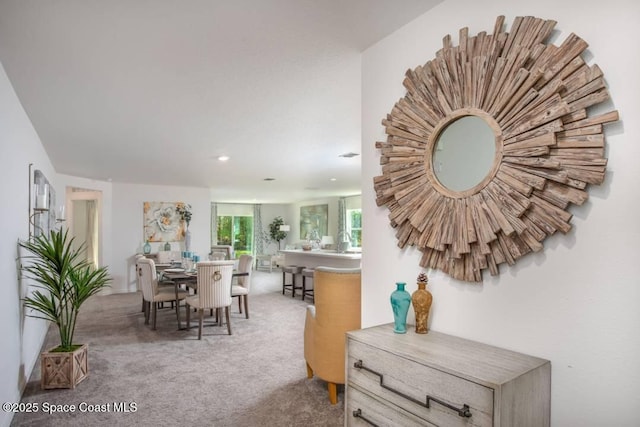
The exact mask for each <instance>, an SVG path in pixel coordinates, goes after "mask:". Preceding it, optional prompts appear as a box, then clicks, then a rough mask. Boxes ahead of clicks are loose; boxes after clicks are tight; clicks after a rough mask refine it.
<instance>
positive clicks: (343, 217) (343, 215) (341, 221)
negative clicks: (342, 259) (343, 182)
mask: <svg viewBox="0 0 640 427" xmlns="http://www.w3.org/2000/svg"><path fill="white" fill-rule="evenodd" d="M346 233H347V203H346V200H345V198H344V197H340V198H339V199H338V235H337V236H336V244H338V245H340V243H341V242H343V241H344V237H345V235H346ZM341 239H342V240H341Z"/></svg>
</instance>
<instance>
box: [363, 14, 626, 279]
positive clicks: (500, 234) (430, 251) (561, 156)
mask: <svg viewBox="0 0 640 427" xmlns="http://www.w3.org/2000/svg"><path fill="white" fill-rule="evenodd" d="M503 25H504V16H499V17H498V18H497V20H496V23H495V26H494V31H493V34H490V35H488V34H486V32H484V31H483V32H481V33H478V34H477V35H476V36H472V37H470V36H469V34H468V28H463V29H461V30H460V35H459V45H458V46H453V44H452V42H451V36H449V35H447V36H446V37H444V39H443V48H442V49H441V50H440V51H438V52H437V53H436V57H435V58H434V59H433V60H431V61H428V62H427V63H426V64H424V65H423V66H418V67H417V68H415V69H413V70H408V71H407V72H406V75H405V79H404V82H403V84H404V86H405V88H406V89H407V94H406V96H405V97H404V98H402V99H400V100H399V101H398V102H397V103H396V104H395V106H394V107H393V109H392V110H391V112H390V113H389V114H388V115H387V117H386V118H385V119H384V120H383V121H382V124H383V125H384V126H385V130H386V134H387V135H388V137H387V141H386V142H378V143H376V147H377V148H379V149H380V150H381V155H380V164H381V165H382V175H381V176H377V177H375V178H374V189H375V191H376V203H377V205H378V206H386V207H387V208H388V209H389V220H390V223H391V226H392V227H394V228H396V230H397V232H396V237H397V240H398V246H399V247H401V248H404V247H406V246H416V247H417V248H418V249H419V250H420V251H422V252H423V255H422V259H421V260H420V266H422V267H425V268H438V269H440V270H442V271H444V272H446V273H448V274H449V275H450V276H452V277H454V278H456V279H459V280H465V281H475V282H480V281H482V271H483V270H485V269H489V271H490V273H491V274H492V275H497V274H499V269H498V266H499V265H500V264H502V263H505V262H506V263H507V264H509V265H512V264H514V263H515V262H516V260H518V259H519V258H520V257H522V256H524V255H525V254H527V253H529V252H531V251H540V250H542V248H543V245H542V242H543V241H544V239H545V238H546V237H547V236H550V235H552V234H554V233H555V232H556V231H561V232H563V233H566V232H568V231H569V230H570V229H571V225H570V221H571V217H572V215H571V213H570V212H569V211H568V207H569V205H570V204H571V203H574V204H577V205H581V204H582V203H584V202H585V201H586V200H587V198H588V193H587V185H588V184H601V183H602V182H603V180H604V177H605V170H606V165H607V159H606V158H605V136H604V131H603V125H604V124H605V123H610V122H614V121H617V120H618V112H617V111H610V112H605V113H601V114H599V115H596V116H592V115H590V111H589V110H588V108H589V107H592V106H594V105H597V104H600V103H602V102H604V101H606V100H607V99H609V93H608V91H607V89H606V85H605V81H604V76H603V73H602V71H601V70H600V68H598V66H597V65H592V66H590V65H587V64H586V63H585V60H584V59H583V58H582V53H583V52H584V51H585V49H586V48H587V46H588V45H587V43H586V42H585V41H584V40H582V39H581V38H580V37H578V36H577V35H575V34H570V35H569V36H568V37H567V38H566V40H564V41H563V42H562V44H561V45H560V46H555V45H553V44H550V43H547V41H546V40H547V39H548V38H549V36H550V35H551V33H552V31H553V29H554V27H555V25H556V22H555V21H553V20H544V19H540V18H535V17H531V16H527V17H517V18H516V19H515V20H514V22H513V25H512V27H511V32H505V31H504V29H503ZM469 117H475V118H480V119H482V121H483V122H484V123H485V124H486V125H485V126H486V127H488V135H489V143H488V147H489V148H488V149H489V150H491V152H490V154H489V156H488V159H489V161H488V164H487V166H486V169H485V170H484V172H482V173H481V174H480V175H479V178H477V180H476V181H472V182H470V183H464V184H462V185H461V187H457V184H456V186H455V187H453V186H452V187H449V186H448V185H447V184H446V183H443V181H441V179H442V178H441V177H442V176H443V175H442V174H440V172H441V171H440V169H442V167H443V163H442V162H443V161H442V160H439V156H440V155H441V153H440V151H441V150H443V149H447V146H449V145H450V143H449V142H446V143H444V142H442V141H440V138H441V136H444V134H446V133H449V132H448V129H449V128H450V127H452V125H456V126H457V125H458V124H459V123H458V122H462V121H466V119H468V118H469ZM454 133H456V134H458V135H460V134H465V133H464V132H458V131H456V132H454ZM466 134H467V135H468V133H466ZM472 134H475V132H474V133H472ZM492 136H493V138H492ZM477 139H478V138H477V137H476V136H473V137H469V136H467V137H466V138H463V139H462V140H458V143H459V144H462V148H463V150H459V151H468V150H471V148H472V145H474V144H475V143H476V140H477ZM465 145H466V146H465ZM443 158H446V157H443ZM471 161H473V158H472V160H471ZM446 166H448V165H446ZM465 170H466V169H465V168H464V167H463V168H462V169H461V170H458V172H457V173H464V172H465ZM445 175H446V174H445ZM454 175H455V174H454Z"/></svg>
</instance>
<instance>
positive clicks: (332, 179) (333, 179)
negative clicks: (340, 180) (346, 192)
mask: <svg viewBox="0 0 640 427" xmlns="http://www.w3.org/2000/svg"><path fill="white" fill-rule="evenodd" d="M329 181H337V179H336V178H329Z"/></svg>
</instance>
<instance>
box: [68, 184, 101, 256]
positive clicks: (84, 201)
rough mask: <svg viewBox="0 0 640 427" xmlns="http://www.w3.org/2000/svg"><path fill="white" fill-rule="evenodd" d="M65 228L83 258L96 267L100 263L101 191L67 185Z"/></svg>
mask: <svg viewBox="0 0 640 427" xmlns="http://www.w3.org/2000/svg"><path fill="white" fill-rule="evenodd" d="M66 209H67V212H68V214H67V228H68V230H69V234H70V235H71V237H74V242H73V243H74V247H75V248H76V249H77V248H80V247H82V248H83V249H82V252H83V254H84V257H85V259H86V260H87V261H88V262H89V263H91V264H92V265H93V266H95V267H96V268H98V267H100V266H101V265H102V250H101V248H102V236H101V232H100V230H101V229H102V227H101V218H102V216H101V212H102V192H101V191H95V190H86V189H82V188H75V187H67V190H66Z"/></svg>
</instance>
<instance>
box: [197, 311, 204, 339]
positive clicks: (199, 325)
mask: <svg viewBox="0 0 640 427" xmlns="http://www.w3.org/2000/svg"><path fill="white" fill-rule="evenodd" d="M198 314H199V316H200V319H199V322H198V339H199V340H201V339H202V321H203V318H204V309H202V308H201V309H199V310H198Z"/></svg>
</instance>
